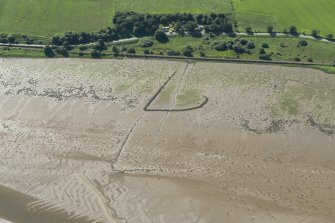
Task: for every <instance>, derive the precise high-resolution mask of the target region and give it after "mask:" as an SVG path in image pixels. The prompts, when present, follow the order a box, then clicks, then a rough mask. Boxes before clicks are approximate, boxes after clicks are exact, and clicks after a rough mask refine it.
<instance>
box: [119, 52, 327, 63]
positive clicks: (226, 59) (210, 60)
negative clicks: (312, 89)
mask: <svg viewBox="0 0 335 223" xmlns="http://www.w3.org/2000/svg"><path fill="white" fill-rule="evenodd" d="M121 56H122V57H125V58H144V59H170V60H182V61H187V62H189V61H203V62H227V63H247V64H279V65H303V66H311V65H319V66H331V65H330V64H323V63H315V62H295V61H270V60H251V59H234V58H215V57H207V58H204V57H183V56H164V55H136V54H121Z"/></svg>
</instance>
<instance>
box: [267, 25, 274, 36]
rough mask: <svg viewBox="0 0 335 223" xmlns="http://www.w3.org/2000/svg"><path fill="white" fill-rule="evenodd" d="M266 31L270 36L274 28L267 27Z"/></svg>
mask: <svg viewBox="0 0 335 223" xmlns="http://www.w3.org/2000/svg"><path fill="white" fill-rule="evenodd" d="M266 29H267V31H268V33H270V34H271V33H272V32H273V26H267V27H266Z"/></svg>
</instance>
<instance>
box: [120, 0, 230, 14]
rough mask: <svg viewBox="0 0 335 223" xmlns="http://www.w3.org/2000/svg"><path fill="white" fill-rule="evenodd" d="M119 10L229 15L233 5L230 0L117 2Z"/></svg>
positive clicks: (142, 0)
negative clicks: (222, 13)
mask: <svg viewBox="0 0 335 223" xmlns="http://www.w3.org/2000/svg"><path fill="white" fill-rule="evenodd" d="M117 10H118V11H136V12H141V13H152V14H157V13H161V14H168V13H176V12H180V13H183V12H186V13H192V14H200V13H205V14H209V13H211V12H215V13H220V12H225V13H227V12H228V13H229V12H232V4H231V1H230V0H117Z"/></svg>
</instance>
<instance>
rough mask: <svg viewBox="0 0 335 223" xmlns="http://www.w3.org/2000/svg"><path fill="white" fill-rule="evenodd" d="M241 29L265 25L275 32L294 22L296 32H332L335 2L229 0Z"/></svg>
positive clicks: (262, 29)
mask: <svg viewBox="0 0 335 223" xmlns="http://www.w3.org/2000/svg"><path fill="white" fill-rule="evenodd" d="M232 1H233V3H234V11H235V14H236V19H237V23H238V26H239V29H240V31H244V28H245V27H246V26H251V27H252V28H253V30H256V31H265V30H266V27H267V26H268V25H272V26H274V28H275V30H276V31H283V29H285V28H288V27H289V26H291V25H294V26H296V27H297V28H298V31H299V32H306V34H310V33H311V31H312V30H313V29H317V30H320V31H321V32H320V34H321V35H323V36H324V35H327V34H329V33H335V23H334V22H332V21H334V20H335V14H334V9H335V1H333V0H294V1H292V0H281V1H275V0H268V1H264V0H232Z"/></svg>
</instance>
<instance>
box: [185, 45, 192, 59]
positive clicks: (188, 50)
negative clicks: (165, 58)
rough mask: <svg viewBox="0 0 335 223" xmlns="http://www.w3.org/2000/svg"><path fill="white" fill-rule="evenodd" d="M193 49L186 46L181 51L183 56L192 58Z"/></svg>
mask: <svg viewBox="0 0 335 223" xmlns="http://www.w3.org/2000/svg"><path fill="white" fill-rule="evenodd" d="M192 53H193V48H192V47H191V46H186V47H184V49H183V55H184V56H185V57H193V54H192Z"/></svg>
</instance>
